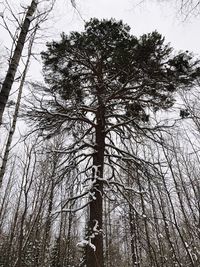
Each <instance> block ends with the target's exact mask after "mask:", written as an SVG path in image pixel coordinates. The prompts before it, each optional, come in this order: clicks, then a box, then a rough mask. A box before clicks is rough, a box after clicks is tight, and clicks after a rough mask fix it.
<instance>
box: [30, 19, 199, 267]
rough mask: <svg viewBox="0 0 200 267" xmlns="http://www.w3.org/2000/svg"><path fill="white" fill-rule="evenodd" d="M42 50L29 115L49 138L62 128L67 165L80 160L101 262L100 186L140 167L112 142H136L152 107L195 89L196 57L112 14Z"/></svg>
mask: <svg viewBox="0 0 200 267" xmlns="http://www.w3.org/2000/svg"><path fill="white" fill-rule="evenodd" d="M47 48H48V50H47V51H46V52H43V53H42V58H43V62H44V76H45V81H46V84H47V86H46V87H42V90H43V92H44V95H43V96H42V97H41V96H39V94H38V95H37V97H36V100H35V103H34V104H33V106H32V108H31V107H30V109H29V111H28V115H29V116H31V117H32V119H33V120H34V121H35V122H36V123H37V125H38V127H39V128H40V130H42V131H43V133H44V134H46V136H47V137H48V138H50V137H51V136H52V135H55V134H59V133H67V136H68V138H69V140H70V141H69V142H68V147H66V149H65V150H64V151H63V152H65V153H66V161H68V164H69V166H71V167H73V166H74V165H78V166H80V168H81V167H82V166H83V163H84V164H85V165H84V166H85V169H84V171H83V172H80V173H81V175H82V173H84V175H85V179H84V181H83V183H84V185H86V184H88V187H87V189H85V190H84V192H83V194H81V196H84V197H88V202H87V203H86V204H87V206H88V207H89V223H88V229H89V230H88V236H87V242H85V244H86V266H87V267H97V266H98V267H99V266H101V267H103V229H102V228H103V225H102V224H103V223H102V211H103V205H102V197H103V195H104V186H107V185H108V184H109V183H112V182H113V183H114V181H115V179H116V176H117V171H118V170H119V168H120V167H122V168H123V166H124V164H121V162H123V161H125V162H126V161H127V160H131V161H132V163H134V164H137V166H139V164H140V162H139V160H138V158H137V157H136V156H134V155H131V154H130V153H128V151H126V150H125V149H122V148H121V146H120V145H119V143H118V142H115V139H117V140H120V139H121V140H122V142H124V140H125V139H127V138H128V139H130V138H133V140H134V138H135V136H137V135H138V134H139V133H141V132H143V130H144V129H145V131H148V127H146V124H147V123H149V121H150V114H151V111H157V110H159V109H168V108H170V107H171V106H172V105H173V104H174V95H175V92H176V91H177V90H181V89H185V88H187V89H189V88H192V87H193V86H194V84H195V82H196V79H197V77H199V74H200V71H199V67H198V62H196V61H195V60H194V59H193V58H192V56H191V55H190V54H189V53H188V52H185V53H178V54H176V55H174V52H173V49H172V48H171V47H170V45H169V44H165V43H164V38H163V37H162V36H161V35H160V34H159V33H158V32H156V31H155V32H152V33H150V34H144V35H142V36H141V37H140V38H136V37H135V36H133V35H131V34H130V28H129V26H127V25H125V24H123V23H122V21H115V20H114V19H111V20H98V19H91V20H90V21H89V22H88V23H86V24H85V31H83V32H72V33H71V34H69V35H66V34H62V35H61V40H60V41H53V42H51V43H48V44H47ZM35 87H36V88H37V89H38V90H39V89H41V88H39V87H40V86H35ZM36 93H37V91H36ZM39 93H41V90H39ZM113 137H115V139H114V138H113ZM105 165H106V166H108V169H110V172H108V173H112V175H111V176H110V177H107V176H105V175H104V170H105ZM69 166H68V167H69ZM141 171H142V168H141ZM78 175H79V174H78ZM77 177H78V176H77ZM81 177H82V176H81ZM77 198H78V196H77ZM74 199H76V198H73V201H74ZM84 206H85V205H83V207H84Z"/></svg>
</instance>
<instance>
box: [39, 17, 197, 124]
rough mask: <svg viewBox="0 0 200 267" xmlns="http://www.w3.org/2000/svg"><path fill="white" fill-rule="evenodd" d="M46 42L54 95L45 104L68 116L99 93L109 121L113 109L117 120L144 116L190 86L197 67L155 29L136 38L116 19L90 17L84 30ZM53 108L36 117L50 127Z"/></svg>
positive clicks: (48, 79)
mask: <svg viewBox="0 0 200 267" xmlns="http://www.w3.org/2000/svg"><path fill="white" fill-rule="evenodd" d="M47 47H48V50H47V51H46V52H43V53H42V58H43V62H44V75H45V80H46V82H47V84H48V86H49V87H48V88H46V91H47V92H48V93H49V94H50V95H52V96H53V99H52V100H51V101H50V100H48V101H47V102H48V108H50V109H51V112H64V113H66V114H68V115H69V116H85V115H86V113H87V112H86V111H85V112H84V111H83V108H82V107H83V106H89V107H90V108H94V110H95V109H96V107H97V102H98V100H97V99H98V98H99V96H100V95H101V99H102V101H103V105H104V106H105V107H106V114H107V122H109V114H111V113H112V118H113V116H114V115H117V116H118V115H120V116H121V117H119V116H118V122H119V121H120V122H122V121H127V120H130V119H132V120H134V121H143V122H147V121H148V120H149V115H148V113H149V111H150V110H154V111H156V110H158V109H167V108H169V107H171V106H172V105H173V104H174V101H175V100H174V92H175V91H177V90H180V89H184V88H191V87H192V86H193V85H194V83H195V80H196V78H197V77H198V76H199V73H200V72H199V68H198V62H197V61H195V60H193V59H192V56H191V55H190V54H189V53H188V51H186V52H185V53H184V52H182V53H179V54H177V55H174V53H173V49H172V48H171V47H170V45H169V44H165V43H164V38H163V37H162V36H161V35H160V34H159V33H158V32H156V31H155V32H152V33H150V34H144V35H142V36H141V37H140V38H137V37H135V36H133V35H131V34H130V28H129V26H127V25H124V24H123V23H122V21H119V22H117V21H115V20H114V19H111V20H101V21H100V20H98V19H91V20H90V21H89V22H88V23H86V24H85V31H84V32H81V33H79V32H72V33H71V34H70V35H66V34H64V33H63V34H62V35H61V40H60V41H59V42H52V43H48V44H47ZM102 96H103V97H102ZM119 110H120V112H119ZM51 112H50V113H49V114H48V115H47V116H41V114H40V118H39V120H40V121H41V122H43V123H48V124H49V125H51V126H52V127H54V125H55V122H54V123H52V117H53V116H51ZM58 121H59V119H58ZM109 123H110V122H109ZM112 123H113V120H112ZM59 125H62V123H60V124H59ZM73 125H74V124H73ZM56 127H57V126H56Z"/></svg>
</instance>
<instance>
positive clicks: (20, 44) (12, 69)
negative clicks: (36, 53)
mask: <svg viewBox="0 0 200 267" xmlns="http://www.w3.org/2000/svg"><path fill="white" fill-rule="evenodd" d="M37 5H38V3H37V1H36V0H32V2H31V5H30V6H29V8H28V10H27V13H26V16H25V19H24V22H23V24H22V27H21V32H20V35H19V38H18V41H17V44H16V47H15V50H14V53H13V56H12V58H11V61H10V64H9V67H8V71H7V74H6V77H5V80H4V82H3V84H2V88H1V91H0V125H1V124H2V117H3V112H4V110H5V106H6V103H7V101H8V97H9V94H10V91H11V88H12V85H13V82H14V78H15V74H16V71H17V68H18V65H19V61H20V58H21V55H22V51H23V48H24V44H25V41H26V36H27V34H28V31H29V27H30V24H31V18H32V16H33V14H34V13H35V11H36V8H37Z"/></svg>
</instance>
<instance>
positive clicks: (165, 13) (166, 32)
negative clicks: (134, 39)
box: [0, 0, 200, 77]
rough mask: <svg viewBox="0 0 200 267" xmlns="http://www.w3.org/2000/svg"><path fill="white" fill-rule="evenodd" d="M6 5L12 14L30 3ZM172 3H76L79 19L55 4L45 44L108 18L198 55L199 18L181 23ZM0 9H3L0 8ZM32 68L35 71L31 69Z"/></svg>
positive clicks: (65, 3)
mask: <svg viewBox="0 0 200 267" xmlns="http://www.w3.org/2000/svg"><path fill="white" fill-rule="evenodd" d="M8 1H9V2H10V3H11V4H12V6H13V8H16V12H20V10H21V8H20V5H19V3H21V4H23V5H27V4H28V3H30V2H31V0H21V1H20V0H8ZM140 2H141V3H140ZM175 2H176V0H171V1H170V0H166V1H163V3H162V4H160V3H159V0H158V1H156V0H144V1H141V0H76V3H77V9H78V11H79V13H80V15H79V14H77V12H75V11H74V9H73V8H72V6H71V3H70V0H57V4H56V7H55V9H54V11H53V13H52V14H51V19H50V21H49V22H48V27H49V28H48V29H46V30H45V34H46V35H48V36H49V40H51V39H53V38H54V39H56V38H59V34H60V33H61V32H63V31H64V32H66V33H68V32H70V31H72V30H77V31H80V30H83V28H84V20H85V21H87V20H89V19H90V18H91V17H97V18H108V19H109V18H111V17H112V18H116V19H117V20H119V19H122V20H123V22H124V23H127V24H128V25H129V26H130V27H131V32H132V34H134V35H136V36H139V35H142V34H143V33H147V32H151V31H153V30H158V32H159V33H161V34H163V36H165V37H166V42H170V43H171V45H172V46H173V47H174V48H175V49H176V50H189V51H193V52H194V53H195V54H197V55H198V54H199V55H200V35H199V29H200V16H199V17H198V16H197V17H190V18H189V19H188V20H186V21H183V17H181V16H179V15H178V9H177V8H176V6H175V4H174V3H175ZM46 4H48V1H46ZM1 7H2V8H3V6H1V5H0V8H1ZM0 43H1V45H2V46H7V47H8V46H9V38H8V35H7V34H6V33H5V31H3V29H2V28H0ZM33 66H34V68H35V65H33ZM37 71H39V70H37ZM36 73H37V72H35V74H36ZM33 76H34V75H33ZM37 76H38V75H36V77H37Z"/></svg>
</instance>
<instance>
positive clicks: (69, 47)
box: [0, 1, 200, 267]
mask: <svg viewBox="0 0 200 267" xmlns="http://www.w3.org/2000/svg"><path fill="white" fill-rule="evenodd" d="M33 2H34V3H32V4H34V5H37V4H38V2H37V1H33ZM52 8H53V3H52V5H51V7H50V9H49V10H47V11H45V13H39V14H38V15H37V16H38V17H39V18H40V19H41V20H40V21H39V22H38V21H37V23H36V25H34V27H33V28H32V29H31V31H29V33H30V37H29V38H28V39H27V44H28V41H29V44H28V46H27V51H28V52H29V53H28V55H29V56H28V57H27V63H26V64H25V68H24V72H23V73H22V75H21V76H20V86H19V90H18V98H17V102H16V106H15V109H14V110H13V111H12V112H13V113H12V114H13V115H12V116H11V117H12V122H11V124H10V126H9V127H8V128H7V127H6V129H8V137H7V140H6V142H5V146H4V148H3V149H2V155H3V156H2V165H1V182H2V183H3V184H2V187H1V208H0V235H1V239H0V240H1V241H0V243H1V244H0V266H18V267H21V266H52V267H53V266H54V267H55V266H63V267H64V266H87V267H89V266H93V267H95V266H141V267H143V266H194V267H195V266H198V265H199V263H200V256H199V238H200V236H199V227H200V224H199V222H200V220H199V181H198V160H199V157H198V152H199V149H198V147H199V144H198V138H197V137H198V134H199V124H198V119H199V116H198V86H199V61H198V60H197V59H195V58H194V57H193V55H192V53H190V52H188V51H186V52H180V53H177V54H175V53H174V52H173V49H172V48H171V47H170V45H169V44H166V43H165V40H164V38H163V37H162V36H161V35H160V34H159V33H157V32H153V33H151V34H144V35H142V36H141V37H139V38H137V37H135V36H133V35H131V34H130V28H129V27H128V26H127V25H125V24H123V23H122V22H121V21H119V22H118V21H115V20H113V19H112V20H101V21H100V20H98V19H92V20H90V21H89V22H88V23H86V25H85V31H83V32H80V33H79V32H72V33H71V34H70V35H65V34H62V36H61V40H60V41H53V42H51V43H48V44H47V51H45V52H43V53H42V57H43V64H44V65H43V66H44V77H45V82H46V84H41V83H38V82H34V83H29V87H28V89H29V90H30V91H31V92H32V96H31V97H29V99H27V101H26V102H25V105H24V106H23V108H22V109H21V114H22V116H23V118H24V119H26V120H28V121H29V123H30V121H31V129H30V130H29V131H28V133H27V134H26V136H24V137H22V138H21V142H20V144H17V145H16V147H17V148H18V147H20V149H19V150H17V149H12V151H11V152H10V149H11V144H12V139H13V134H14V130H15V125H16V119H17V117H18V115H19V106H20V99H21V89H22V88H23V86H24V81H25V78H26V72H27V68H28V64H29V60H30V57H31V55H32V54H31V51H32V44H33V42H34V40H35V38H36V36H37V30H38V28H39V27H38V25H39V24H38V23H42V22H43V21H45V20H46V18H47V15H48V14H49V12H50V10H51V9H52ZM28 12H29V9H28ZM25 14H26V15H25V18H24V20H22V24H21V25H22V26H21V28H20V29H21V30H22V31H23V25H24V23H25V22H26V21H27V13H25ZM37 16H36V17H37ZM31 20H32V17H31ZM28 21H30V18H29V16H28ZM27 33H28V32H27ZM19 39H20V34H19ZM19 39H18V40H19ZM13 45H14V47H15V48H14V49H13V55H11V61H10V62H11V63H12V59H13V56H14V55H15V51H16V49H17V45H18V43H17V42H16V44H15V43H14V44H13ZM18 56H19V59H20V58H21V56H20V55H19V54H18ZM14 65H15V67H16V66H17V65H16V64H14ZM9 67H10V68H11V69H12V70H13V67H12V64H11V65H10V66H9ZM15 71H16V70H15ZM7 75H8V76H9V70H8V72H7ZM6 77H7V76H6ZM7 78H8V77H7ZM7 78H6V79H7ZM13 79H14V76H12V77H11V80H13ZM3 85H5V81H4V83H3ZM1 93H4V91H3V92H2V91H1ZM8 93H9V92H8ZM176 99H178V101H179V102H178V103H181V108H179V107H177V104H176ZM4 100H5V98H2V103H4V104H5V102H6V101H4ZM18 100H19V101H18ZM14 101H15V100H14ZM8 104H9V103H8ZM10 108H11V110H12V109H13V108H12V105H11V107H9V105H7V111H8V114H9V112H10V111H9V109H10ZM171 112H172V113H171ZM170 114H172V115H170ZM169 117H171V118H169ZM3 126H4V125H3ZM6 129H3V131H5V130H6ZM191 129H192V131H191ZM21 143H22V144H21Z"/></svg>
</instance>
